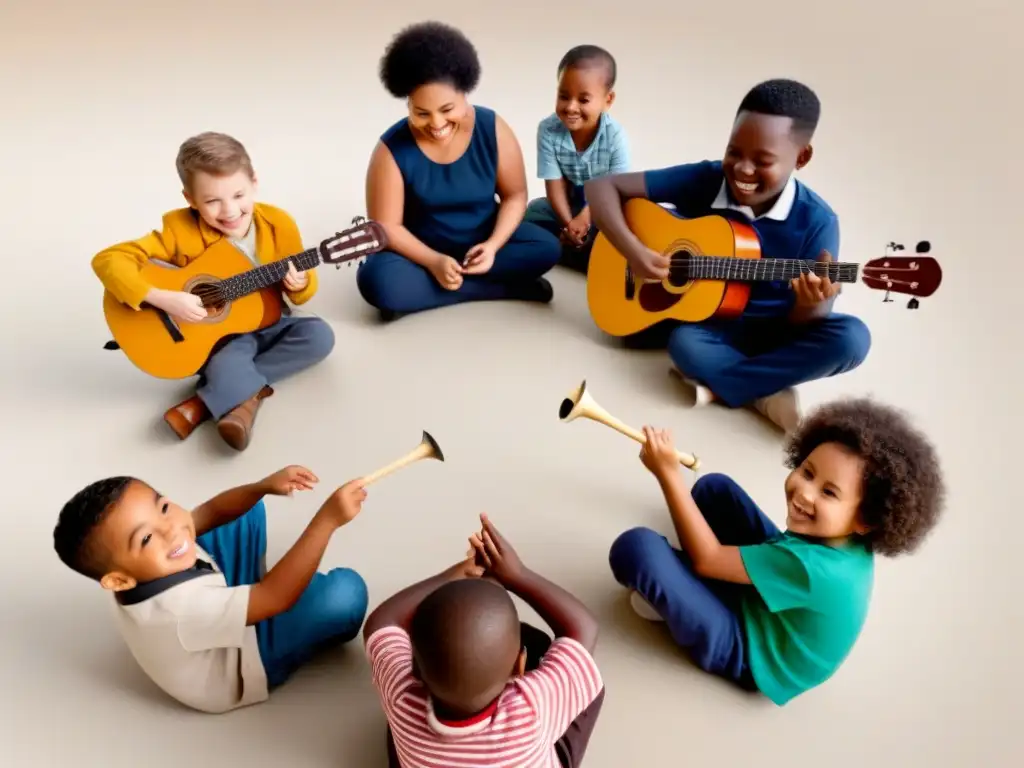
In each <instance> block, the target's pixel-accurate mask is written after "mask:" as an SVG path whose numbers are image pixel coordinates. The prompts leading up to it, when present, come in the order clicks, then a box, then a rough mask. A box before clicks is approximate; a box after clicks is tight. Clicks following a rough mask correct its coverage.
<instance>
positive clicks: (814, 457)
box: [610, 399, 945, 706]
mask: <svg viewBox="0 0 1024 768" xmlns="http://www.w3.org/2000/svg"><path fill="white" fill-rule="evenodd" d="M645 432H646V434H647V442H646V444H645V445H644V448H643V450H642V452H641V459H642V460H643V463H644V464H645V465H646V466H647V468H648V469H650V470H651V472H652V474H654V476H655V477H656V478H657V480H658V484H659V485H660V486H661V490H662V492H663V493H664V495H665V500H666V502H667V505H668V509H669V516H670V517H671V519H672V524H673V528H674V529H675V531H676V535H677V536H678V539H679V543H680V545H681V549H676V548H675V547H673V546H672V544H670V543H669V541H668V540H667V539H666V538H665V537H664V536H662V535H661V534H659V533H657V532H656V531H653V530H651V529H650V528H633V529H632V530H629V531H626V532H625V533H623V534H622V535H621V536H619V538H618V539H616V541H615V542H614V543H613V544H612V548H611V554H610V561H611V568H612V573H613V574H614V575H615V579H616V580H617V581H618V582H619V583H620V584H622V585H623V586H625V587H627V588H628V589H630V590H631V595H630V600H631V602H632V604H633V608H634V610H635V611H636V612H637V613H638V614H640V615H641V616H642V617H644V618H646V619H650V620H652V621H664V622H665V624H666V625H667V627H668V630H669V632H670V633H671V635H672V638H673V639H674V640H675V641H676V642H677V643H678V644H679V645H680V646H682V647H683V648H684V649H686V650H687V651H688V652H689V654H690V655H691V657H692V658H693V660H694V662H695V663H696V664H697V665H698V666H699V667H700V668H701V669H703V670H704V671H706V672H710V673H712V674H716V675H720V676H721V677H724V678H726V679H728V680H731V681H733V682H734V683H738V684H739V685H741V686H742V687H744V688H747V689H750V690H757V691H760V692H761V693H762V694H764V695H765V696H766V697H767V698H768V699H769V700H771V701H772V702H774V703H775V704H777V705H780V706H781V705H783V704H785V703H786V702H788V701H790V700H791V699H793V698H794V697H796V696H799V695H801V694H803V693H805V692H806V691H808V690H810V689H812V688H814V687H816V686H818V685H821V684H822V683H824V682H825V681H826V680H828V679H829V678H830V677H831V676H832V675H833V674H834V673H835V672H836V670H838V669H839V667H840V665H842V663H843V662H844V661H845V660H846V657H847V656H848V655H849V653H850V651H851V650H852V649H853V646H854V644H855V643H856V641H857V638H858V636H859V635H860V631H861V628H862V627H863V626H864V621H865V619H866V617H867V614H868V607H869V604H870V602H871V592H872V588H873V584H874V573H875V571H874V568H875V561H874V558H875V556H876V555H883V556H889V557H893V556H897V555H901V554H905V553H909V552H912V551H914V550H915V549H916V548H917V547H918V545H920V543H921V542H922V541H923V540H924V539H925V537H926V536H927V535H928V533H929V532H930V531H931V530H932V528H933V527H934V526H935V524H936V522H937V521H938V518H939V514H940V512H941V509H942V505H943V501H944V494H945V491H944V484H943V478H942V472H941V470H940V467H939V462H938V458H937V457H936V455H935V451H934V449H933V448H932V445H931V444H930V443H929V441H928V440H927V439H926V438H925V437H924V436H923V435H922V434H921V433H920V432H918V431H917V430H916V429H915V428H914V427H912V426H911V425H910V423H909V422H908V421H907V419H906V418H905V416H904V415H903V414H902V413H900V412H899V411H897V410H895V409H893V408H890V407H888V406H885V405H881V404H879V403H876V402H874V401H872V400H869V399H851V400H841V401H837V402H834V403H830V404H828V405H826V406H824V407H822V408H820V409H819V410H818V411H817V412H816V413H814V414H813V415H811V416H810V417H809V418H808V419H806V420H805V421H804V422H803V423H802V424H801V425H800V427H799V428H798V430H797V431H796V432H795V433H794V434H793V435H792V437H791V438H790V439H789V444H788V446H787V451H786V453H787V462H786V463H787V465H788V467H789V469H790V472H789V475H788V476H787V478H786V481H785V484H784V488H783V490H784V492H785V505H786V506H785V510H786V528H785V531H784V532H783V531H780V530H779V529H778V528H777V527H776V526H775V524H774V523H773V522H772V521H771V520H770V519H769V518H768V516H767V515H765V514H764V513H763V512H762V511H761V510H760V509H759V508H758V506H757V505H756V504H755V503H754V501H753V500H752V499H751V498H750V496H748V495H747V493H746V492H745V491H744V490H743V489H742V488H741V487H740V486H739V485H738V484H737V483H736V481H735V480H733V479H732V478H730V477H728V476H726V475H721V474H712V475H706V476H704V477H702V478H700V479H699V480H698V481H697V482H696V483H694V485H693V489H692V490H690V489H688V488H687V487H686V485H685V484H684V482H683V480H682V476H681V474H680V472H679V459H678V458H677V456H676V453H675V450H674V449H673V448H672V439H671V435H669V434H668V433H666V432H662V431H660V430H652V429H650V428H645Z"/></svg>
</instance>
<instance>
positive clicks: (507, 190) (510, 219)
mask: <svg viewBox="0 0 1024 768" xmlns="http://www.w3.org/2000/svg"><path fill="white" fill-rule="evenodd" d="M495 124H496V126H497V134H498V179H497V183H498V198H499V199H500V200H501V204H500V205H499V207H498V220H497V221H496V222H495V223H494V231H493V232H491V236H490V237H489V238H487V239H488V241H489V242H490V243H491V245H492V246H494V249H495V250H498V249H499V248H501V247H502V246H503V245H505V243H506V242H508V239H509V238H510V237H512V233H513V232H515V231H516V228H517V227H518V226H519V224H520V223H521V222H522V220H523V215H524V214H525V213H526V202H527V200H526V198H527V189H526V166H525V164H524V163H523V150H522V147H520V146H519V140H518V139H516V135H515V134H514V133H513V132H512V129H511V128H510V127H509V125H508V123H506V122H505V121H504V120H503V119H502V118H501V117H496V119H495Z"/></svg>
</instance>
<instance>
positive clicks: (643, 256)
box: [630, 246, 672, 281]
mask: <svg viewBox="0 0 1024 768" xmlns="http://www.w3.org/2000/svg"><path fill="white" fill-rule="evenodd" d="M630 266H631V267H632V268H633V272H635V273H636V276H637V277H639V278H641V279H642V280H658V281H661V280H664V279H665V278H666V277H668V273H669V267H671V266H672V261H671V259H669V257H668V256H666V255H665V254H663V253H658V252H657V251H652V250H651V249H650V248H647V247H646V246H643V247H642V249H641V251H640V253H639V254H637V255H636V256H634V257H633V258H632V259H630Z"/></svg>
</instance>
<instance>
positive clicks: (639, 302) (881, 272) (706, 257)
mask: <svg viewBox="0 0 1024 768" xmlns="http://www.w3.org/2000/svg"><path fill="white" fill-rule="evenodd" d="M623 212H624V214H625V217H626V223H627V224H628V226H629V229H630V231H631V232H633V234H635V235H636V236H637V238H639V240H640V241H641V242H642V243H643V244H644V245H646V246H647V247H648V248H650V249H651V250H653V251H656V252H658V253H662V254H664V255H666V256H668V257H669V259H670V266H669V275H668V277H667V278H665V279H664V280H661V281H645V280H640V279H638V278H637V277H636V276H635V275H634V273H633V270H632V268H631V267H630V265H629V263H628V262H627V261H626V258H625V257H624V256H623V255H622V254H621V253H619V252H618V251H617V250H616V249H615V247H614V246H613V245H612V244H611V242H609V240H608V238H607V237H605V235H604V234H603V233H598V235H597V237H596V238H595V240H594V246H593V250H592V251H591V253H590V265H589V267H588V270H587V304H588V305H589V308H590V314H591V317H592V318H593V319H594V322H595V323H596V324H597V326H598V327H599V328H600V329H601V330H602V331H604V332H605V333H607V334H609V335H611V336H629V335H632V334H634V333H638V332H639V331H642V330H644V329H646V328H649V327H651V326H653V325H655V324H657V323H659V322H661V321H663V320H675V321H678V322H683V323H698V322H702V321H704V320H708V319H709V318H712V317H714V318H734V317H738V316H739V315H741V314H742V313H743V310H744V309H745V307H746V305H747V301H748V300H749V298H750V289H751V284H752V283H754V282H757V281H774V280H785V281H787V282H788V281H790V280H793V279H794V278H796V277H799V276H800V275H801V274H802V273H804V272H814V273H815V274H817V275H820V276H822V277H824V276H826V275H827V276H828V278H829V280H831V281H832V282H839V283H856V282H857V280H858V278H859V279H860V281H861V282H862V283H864V284H865V285H866V286H867V287H868V288H871V289H874V290H882V291H885V294H886V295H885V299H884V301H886V302H890V301H892V299H891V298H890V296H889V294H890V293H900V294H906V295H909V296H912V297H913V298H911V299H910V302H909V303H908V304H907V307H908V308H909V309H916V308H917V307H918V306H919V303H920V302H919V299H920V298H923V297H926V296H931V295H932V294H933V293H935V291H936V290H937V289H938V287H939V284H940V283H941V282H942V269H941V267H940V266H939V263H938V262H937V261H936V260H935V259H934V258H931V257H929V256H924V255H923V254H924V253H927V252H929V251H930V250H931V246H930V244H929V243H928V242H927V241H922V242H920V243H918V244H917V248H916V250H917V255H915V256H897V255H895V254H896V253H898V252H900V251H903V250H905V249H904V247H903V246H902V245H899V244H897V243H889V245H888V248H887V250H886V255H885V256H883V257H881V258H877V259H873V260H871V261H868V262H866V263H865V264H864V265H863V267H861V265H859V264H855V263H851V262H831V263H824V262H809V261H805V260H803V259H765V258H762V257H761V243H760V239H759V238H758V235H757V232H756V231H755V230H754V228H753V227H751V226H749V225H747V224H743V223H740V222H737V221H733V220H731V219H728V218H725V217H724V216H702V217H700V218H696V219H682V218H680V217H678V216H676V215H675V214H673V213H671V212H670V211H668V210H667V209H665V208H663V207H662V206H660V205H658V204H657V203H652V202H651V201H649V200H643V199H640V198H635V199H631V200H628V201H627V202H626V203H625V205H624V206H623Z"/></svg>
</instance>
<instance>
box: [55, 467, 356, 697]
mask: <svg viewBox="0 0 1024 768" xmlns="http://www.w3.org/2000/svg"><path fill="white" fill-rule="evenodd" d="M317 482H318V480H317V477H316V476H315V475H314V474H313V473H312V472H310V471H309V470H308V469H306V468H304V467H299V466H290V467H285V468H284V469H282V470H280V471H279V472H276V473H274V474H273V475H270V476H269V477H267V478H265V479H264V480H261V481H259V482H257V483H253V484H251V485H244V486H241V487H238V488H232V489H231V490H228V491H225V492H224V493H222V494H220V495H219V496H216V497H214V498H213V499H211V500H210V501H208V502H206V503H205V504H202V505H200V506H199V507H197V508H196V509H194V510H192V511H189V510H187V509H184V508H183V507H180V506H178V505H177V504H175V503H174V502H173V501H171V500H170V499H169V498H168V497H166V496H164V495H163V494H162V493H161V492H160V491H158V490H156V489H155V488H153V487H152V486H151V485H149V484H148V483H145V482H143V481H141V480H137V479H135V478H132V477H110V478H106V479H103V480H97V481H96V482H94V483H91V484H90V485H88V486H86V487H85V488H84V489H82V490H81V491H79V492H78V493H76V494H75V495H74V496H73V497H72V498H71V499H70V500H69V501H68V502H67V503H66V504H65V505H64V508H63V509H62V510H61V512H60V517H59V519H58V521H57V526H56V528H55V529H54V532H53V539H54V547H55V549H56V550H57V554H58V556H59V557H60V559H61V560H62V561H63V562H64V564H65V565H67V566H68V567H70V568H71V569H73V570H75V571H77V572H78V573H81V574H83V575H85V576H87V577H89V578H91V579H95V580H96V581H97V582H99V584H100V586H101V587H103V588H104V589H107V590H110V591H111V592H113V594H114V597H115V599H116V604H117V611H116V616H117V625H118V629H119V630H120V631H121V635H122V636H123V637H124V640H125V642H126V643H127V644H128V648H129V650H130V651H131V653H132V655H133V656H134V657H135V660H136V661H137V662H138V663H139V666H141V667H142V669H143V671H144V672H146V674H148V675H149V677H150V678H151V679H152V680H153V682H154V683H156V684H157V685H158V686H159V687H160V688H162V689H163V690H164V691H165V692H166V693H167V694H168V695H170V696H172V697H173V698H175V699H177V700H178V701H179V702H181V703H182V704H184V705H186V706H189V707H192V708H193V709H197V710H200V711H203V712H211V713H222V712H227V711H229V710H232V709H237V708H238V707H243V706H246V705H249V704H256V703H258V702H262V701H264V700H265V699H267V697H268V695H269V691H270V690H272V689H274V688H275V687H277V686H278V685H280V684H282V683H284V682H285V681H286V680H287V679H288V678H289V677H290V676H291V674H292V673H293V672H294V671H295V670H296V669H298V667H300V666H301V665H302V664H304V663H305V662H306V661H307V660H309V659H310V658H311V656H312V655H313V654H314V652H316V651H317V650H320V649H321V648H323V647H325V646H328V645H331V644H335V643H344V642H347V641H349V640H352V639H353V638H354V637H356V635H357V634H358V633H359V627H360V625H361V624H362V622H363V617H364V616H365V615H366V607H367V602H368V595H367V589H366V583H365V582H364V581H363V579H362V577H361V576H360V575H359V574H358V573H356V572H355V571H353V570H351V569H349V568H334V569H332V570H331V571H329V572H328V573H319V572H318V571H317V569H318V567H319V565H320V560H321V558H322V557H323V554H324V550H325V549H326V548H327V544H328V542H329V541H330V540H331V535H332V534H333V533H334V532H335V531H336V530H337V529H338V528H340V527H341V526H343V525H345V524H347V523H349V522H351V521H352V520H353V519H354V518H355V517H356V515H358V514H359V512H360V510H361V509H362V503H363V499H365V498H366V492H365V491H364V490H363V488H362V485H361V482H360V481H359V480H355V481H352V482H349V483H347V484H345V485H343V486H342V487H341V488H339V489H338V490H336V491H335V492H334V493H332V494H331V495H330V496H329V497H328V498H327V501H325V502H324V504H323V505H322V506H321V507H320V509H319V511H318V512H317V513H316V515H315V516H314V517H313V519H312V520H311V521H310V523H309V525H308V526H307V527H306V530H305V531H304V532H303V533H302V535H301V536H300V537H299V539H298V541H296V542H295V544H294V545H293V546H292V548H291V549H290V550H289V551H288V552H287V553H286V554H285V555H284V557H282V558H281V560H280V561H279V562H278V563H277V564H276V565H275V566H274V567H273V568H271V569H270V571H269V572H267V571H266V551H267V513H266V509H265V507H264V504H263V497H264V496H266V495H268V494H271V495H276V496H284V495H290V494H291V493H292V492H294V491H301V490H310V489H312V488H313V486H314V485H315V484H316V483H317Z"/></svg>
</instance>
